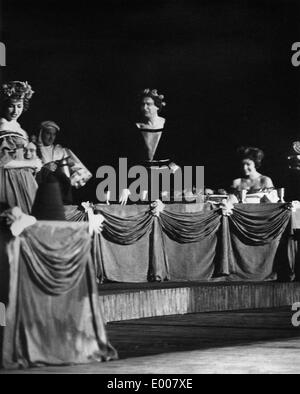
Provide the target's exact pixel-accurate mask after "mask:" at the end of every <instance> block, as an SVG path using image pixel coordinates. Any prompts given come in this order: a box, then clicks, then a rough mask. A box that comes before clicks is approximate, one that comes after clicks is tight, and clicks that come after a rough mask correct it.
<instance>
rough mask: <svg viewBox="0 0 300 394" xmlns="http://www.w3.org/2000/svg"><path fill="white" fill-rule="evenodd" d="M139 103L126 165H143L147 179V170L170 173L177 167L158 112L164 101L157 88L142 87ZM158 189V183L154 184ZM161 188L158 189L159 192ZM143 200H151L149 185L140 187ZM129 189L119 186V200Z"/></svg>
mask: <svg viewBox="0 0 300 394" xmlns="http://www.w3.org/2000/svg"><path fill="white" fill-rule="evenodd" d="M138 105H139V107H140V115H141V116H140V119H139V121H138V122H136V123H135V125H134V131H135V132H134V133H132V137H133V139H134V142H132V144H131V145H130V146H131V148H130V151H129V152H128V153H127V158H128V160H129V165H130V166H132V165H140V166H143V167H145V168H146V169H147V171H148V177H149V180H150V178H151V172H152V173H153V172H154V171H159V172H160V173H162V172H163V171H166V172H170V171H171V173H172V174H174V173H175V172H176V171H177V170H178V169H179V167H178V166H177V164H175V163H174V161H173V157H172V156H173V154H172V152H170V146H169V143H170V141H169V140H168V138H167V137H168V135H167V134H168V132H167V129H168V127H166V125H167V122H166V119H165V118H164V117H162V116H160V111H161V110H162V109H163V107H164V106H165V105H166V103H165V101H164V96H163V95H162V94H159V93H158V92H157V89H149V88H147V89H144V90H143V91H142V92H141V94H140V95H139V97H138ZM158 189H159V187H158ZM163 192H164V191H163V190H162V189H161V190H160V194H162V193H163ZM143 194H144V198H142V199H144V200H147V201H151V185H150V184H149V185H148V188H147V190H143V191H142V193H141V195H143ZM146 195H147V197H145V196H146ZM129 196H130V191H129V189H123V190H122V192H121V196H120V199H119V201H120V203H121V204H122V205H124V204H126V203H127V201H128V198H129V199H130V197H129Z"/></svg>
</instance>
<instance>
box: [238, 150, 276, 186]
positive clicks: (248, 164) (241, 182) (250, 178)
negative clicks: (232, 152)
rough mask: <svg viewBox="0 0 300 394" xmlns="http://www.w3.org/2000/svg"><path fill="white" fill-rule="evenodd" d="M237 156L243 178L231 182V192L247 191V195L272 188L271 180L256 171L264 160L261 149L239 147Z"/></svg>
mask: <svg viewBox="0 0 300 394" xmlns="http://www.w3.org/2000/svg"><path fill="white" fill-rule="evenodd" d="M238 154H239V157H240V161H241V169H242V172H243V176H242V178H238V179H235V180H234V181H233V184H232V189H233V191H241V190H247V191H248V193H256V192H259V191H263V190H266V189H272V188H274V185H273V182H272V180H271V178H269V177H267V176H266V175H262V174H261V173H259V172H258V171H257V170H258V169H259V168H260V166H261V163H262V160H263V158H264V152H263V151H262V150H261V149H259V148H254V147H250V146H249V147H240V148H239V149H238Z"/></svg>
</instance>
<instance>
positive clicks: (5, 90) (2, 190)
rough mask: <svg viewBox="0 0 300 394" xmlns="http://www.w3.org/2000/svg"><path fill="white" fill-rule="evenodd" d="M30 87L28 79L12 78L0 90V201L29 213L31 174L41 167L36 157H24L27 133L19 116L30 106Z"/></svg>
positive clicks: (34, 185) (33, 188)
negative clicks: (15, 79)
mask: <svg viewBox="0 0 300 394" xmlns="http://www.w3.org/2000/svg"><path fill="white" fill-rule="evenodd" d="M33 93H34V92H33V90H32V89H31V86H30V85H29V84H28V83H27V82H20V81H11V82H8V83H5V84H3V85H2V86H1V89H0V101H1V118H0V203H2V204H8V205H9V206H10V207H12V208H13V207H15V206H19V207H20V208H21V209H22V211H23V212H24V213H30V211H31V207H32V204H33V201H34V198H35V194H36V191H37V183H36V181H35V177H34V173H35V171H36V170H39V169H40V167H41V162H40V160H38V159H37V158H35V159H32V160H28V159H26V158H25V157H24V148H25V147H26V146H27V145H28V136H27V133H26V131H24V130H23V129H22V128H21V126H20V124H19V123H18V119H19V117H20V116H21V115H22V113H23V112H24V111H26V110H27V109H28V107H29V100H30V98H31V97H32V95H33Z"/></svg>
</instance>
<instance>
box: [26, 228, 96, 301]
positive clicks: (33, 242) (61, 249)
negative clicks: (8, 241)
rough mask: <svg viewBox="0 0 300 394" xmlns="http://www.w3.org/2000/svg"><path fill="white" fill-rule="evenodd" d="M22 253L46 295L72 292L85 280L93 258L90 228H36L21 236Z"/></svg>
mask: <svg viewBox="0 0 300 394" xmlns="http://www.w3.org/2000/svg"><path fill="white" fill-rule="evenodd" d="M66 232H67V234H66ZM49 239H51V242H49ZM20 253H21V256H22V257H23V259H24V261H25V262H26V264H27V267H28V270H29V272H30V273H31V275H32V277H33V278H34V280H35V282H36V284H37V285H38V286H39V287H40V289H41V290H42V291H43V292H45V293H47V294H50V295H61V294H65V293H68V292H69V291H70V290H72V289H73V288H75V287H76V286H77V285H78V283H79V282H80V280H81V279H82V277H83V275H84V273H85V270H86V265H87V262H88V260H89V259H90V258H91V239H90V236H89V233H88V229H87V225H86V226H82V225H80V226H73V227H72V228H71V227H68V228H67V229H66V228H65V227H63V226H62V227H60V228H59V227H57V226H56V227H55V231H53V229H52V227H51V226H49V224H48V225H45V226H44V228H41V225H39V226H38V227H36V226H33V227H31V228H29V229H27V230H26V231H25V232H24V233H23V235H22V236H21V250H20Z"/></svg>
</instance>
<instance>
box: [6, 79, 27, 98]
mask: <svg viewBox="0 0 300 394" xmlns="http://www.w3.org/2000/svg"><path fill="white" fill-rule="evenodd" d="M33 94H34V91H33V90H32V88H31V86H30V85H29V83H28V82H27V81H26V82H21V81H11V82H7V83H4V84H3V85H2V86H1V89H0V97H1V96H2V98H12V99H18V100H24V99H25V100H30V99H31V97H32V95H33Z"/></svg>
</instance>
